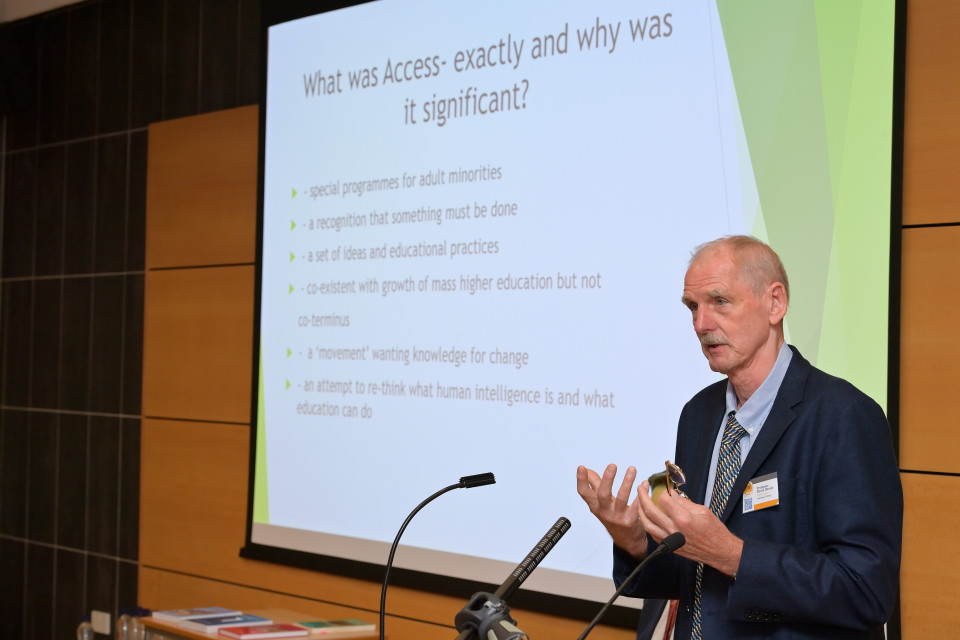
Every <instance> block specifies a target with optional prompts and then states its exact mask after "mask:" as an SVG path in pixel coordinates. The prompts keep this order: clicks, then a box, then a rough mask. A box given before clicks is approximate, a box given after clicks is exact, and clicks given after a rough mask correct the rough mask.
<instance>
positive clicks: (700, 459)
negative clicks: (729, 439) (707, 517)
mask: <svg viewBox="0 0 960 640" xmlns="http://www.w3.org/2000/svg"><path fill="white" fill-rule="evenodd" d="M726 390H727V383H726V381H724V382H723V384H717V394H716V395H717V398H715V399H713V400H712V401H710V402H708V404H707V406H711V407H717V406H718V407H719V410H717V411H714V410H712V409H711V410H709V411H705V412H704V413H706V414H709V415H710V417H708V418H707V419H706V422H705V425H704V430H703V435H702V436H701V435H698V436H697V438H696V439H695V440H694V447H693V452H692V455H691V456H690V459H692V460H693V461H694V464H695V466H693V467H691V468H693V469H704V473H702V474H699V477H697V478H695V479H694V482H693V483H692V484H693V486H691V487H690V491H688V492H687V493H688V494H689V496H690V498H691V499H692V500H694V501H695V502H698V503H699V504H705V505H708V504H710V497H709V496H707V495H706V494H707V475H708V473H709V470H710V461H711V458H712V457H713V445H714V443H715V442H716V441H717V434H718V433H719V432H720V425H721V423H722V421H723V414H724V411H725V409H726V393H727V391H726Z"/></svg>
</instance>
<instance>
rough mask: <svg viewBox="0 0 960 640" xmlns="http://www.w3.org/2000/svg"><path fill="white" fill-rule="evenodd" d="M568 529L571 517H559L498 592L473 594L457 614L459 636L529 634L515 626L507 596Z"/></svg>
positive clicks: (512, 639)
mask: <svg viewBox="0 0 960 640" xmlns="http://www.w3.org/2000/svg"><path fill="white" fill-rule="evenodd" d="M569 529H570V521H569V520H567V519H566V518H564V517H561V518H559V519H558V520H557V521H556V522H555V523H554V524H553V526H552V527H550V530H549V531H547V533H546V534H544V536H543V537H542V538H541V539H540V542H538V543H537V544H536V546H534V547H533V549H531V550H530V553H528V554H527V557H526V558H524V559H523V561H522V562H520V564H518V565H517V568H516V569H514V570H513V572H512V573H511V574H510V575H509V576H507V579H506V580H504V581H503V584H501V585H500V587H499V588H498V589H497V590H496V592H494V593H486V592H484V591H480V592H478V593H475V594H473V596H472V597H471V598H470V602H468V603H467V606H465V607H464V608H463V609H461V610H460V612H459V613H458V614H457V616H456V619H455V624H456V627H457V631H459V632H460V635H459V636H457V640H472V639H475V638H483V639H484V640H486V639H487V638H489V637H491V636H490V634H491V633H492V634H493V637H495V638H497V639H498V640H519V639H522V638H526V637H527V636H526V634H524V633H523V632H522V631H520V629H518V628H517V627H516V621H514V620H513V619H512V618H511V617H510V607H508V606H507V603H506V599H507V598H509V597H510V596H512V595H513V594H514V593H515V592H516V590H517V589H519V588H520V585H521V584H523V581H524V580H526V579H527V578H528V577H529V576H530V574H531V573H533V570H534V569H536V568H537V566H539V564H540V562H541V561H542V560H543V559H544V558H545V557H546V555H547V554H548V553H550V550H551V549H553V547H554V546H555V545H556V544H557V542H559V540H560V538H562V537H563V534H565V533H566V532H567V531H568V530H569Z"/></svg>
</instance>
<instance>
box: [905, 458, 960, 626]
mask: <svg viewBox="0 0 960 640" xmlns="http://www.w3.org/2000/svg"><path fill="white" fill-rule="evenodd" d="M903 494H904V501H905V502H906V504H908V505H909V506H910V508H909V509H907V510H906V517H905V518H904V523H903V563H902V570H901V573H900V607H901V609H900V611H901V617H902V619H903V637H904V639H905V640H913V639H915V638H955V637H957V629H960V607H957V602H960V580H958V578H957V567H960V545H958V544H957V532H958V531H960V478H958V477H949V476H938V475H925V474H912V473H905V474H903Z"/></svg>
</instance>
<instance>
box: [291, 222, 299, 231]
mask: <svg viewBox="0 0 960 640" xmlns="http://www.w3.org/2000/svg"><path fill="white" fill-rule="evenodd" d="M296 228H297V223H296V222H294V221H293V220H291V221H290V231H293V230H294V229H296Z"/></svg>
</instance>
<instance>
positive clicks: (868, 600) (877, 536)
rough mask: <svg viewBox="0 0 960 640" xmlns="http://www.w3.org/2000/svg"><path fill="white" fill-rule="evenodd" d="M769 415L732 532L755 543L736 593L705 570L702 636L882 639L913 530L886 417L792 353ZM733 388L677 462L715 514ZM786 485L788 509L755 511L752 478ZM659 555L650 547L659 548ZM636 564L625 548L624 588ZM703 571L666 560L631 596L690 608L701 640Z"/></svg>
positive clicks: (691, 490)
mask: <svg viewBox="0 0 960 640" xmlns="http://www.w3.org/2000/svg"><path fill="white" fill-rule="evenodd" d="M791 349H793V359H792V360H791V362H790V366H789V368H788V369H787V373H786V376H785V378H784V380H783V383H782V384H781V386H780V390H779V392H778V394H777V398H776V400H775V401H774V404H773V408H772V410H771V411H770V415H769V416H768V417H767V420H766V422H765V423H764V425H763V428H762V429H761V430H760V433H759V435H758V436H757V439H756V441H755V442H754V443H753V444H752V446H751V448H750V452H749V454H748V455H747V458H746V460H745V461H744V463H743V466H742V467H741V469H740V474H739V475H738V477H737V481H736V483H735V484H734V486H733V490H732V492H731V497H730V499H729V500H728V501H727V506H726V510H725V511H724V513H723V514H722V516H721V520H722V521H723V522H724V523H725V524H726V525H727V527H728V528H729V529H730V531H732V532H733V533H734V534H735V535H737V536H738V537H740V538H741V539H743V556H742V558H741V560H740V567H739V569H738V571H737V578H736V580H735V581H733V580H731V579H730V578H728V577H727V576H725V575H723V574H721V573H720V572H718V571H716V570H714V569H713V568H711V567H706V568H705V571H704V577H703V596H702V607H703V631H704V633H703V637H704V639H705V640H725V639H727V638H737V639H745V638H857V639H867V638H870V639H872V638H883V623H884V622H885V621H886V620H887V619H888V618H889V616H890V614H891V612H892V610H893V606H894V602H895V599H896V594H897V588H898V584H899V573H900V543H901V531H902V528H903V491H902V488H901V485H900V474H899V471H898V466H897V461H896V457H895V455H894V450H893V446H892V439H891V434H890V427H889V425H888V424H887V420H886V418H885V416H884V414H883V411H882V410H881V408H880V406H879V405H878V404H877V403H876V402H874V401H873V400H871V399H870V398H869V397H868V396H867V395H866V394H864V393H862V392H861V391H859V390H858V389H856V388H855V387H854V386H853V385H851V384H849V383H848V382H846V381H844V380H841V379H840V378H836V377H833V376H830V375H827V374H826V373H824V372H822V371H820V370H819V369H816V368H814V367H813V366H811V365H810V363H809V362H807V361H806V360H805V359H804V358H803V357H802V356H801V355H800V353H799V352H798V351H797V350H796V349H795V348H794V347H791ZM726 386H727V382H726V380H723V381H721V382H718V383H715V384H713V385H710V386H709V387H707V388H706V389H704V390H703V391H701V392H700V393H698V394H697V395H696V396H694V397H693V399H692V400H690V402H688V403H687V404H686V406H684V408H683V411H682V413H681V415H680V423H679V427H678V432H677V452H676V461H677V464H679V465H680V467H681V468H682V469H683V470H684V472H685V473H686V476H687V484H686V485H685V486H684V489H685V490H686V493H687V494H688V495H689V496H690V498H691V499H692V500H694V501H696V502H698V503H700V504H706V503H707V501H708V500H707V499H706V497H705V493H706V483H707V473H708V471H709V466H710V458H711V454H712V451H713V445H714V442H715V441H716V437H717V434H718V431H719V429H720V425H721V421H722V419H723V414H724V412H725V410H726V401H725V393H726ZM771 473H776V474H777V481H778V487H779V497H780V502H779V504H778V505H777V506H775V507H769V508H766V509H762V510H760V511H754V512H751V513H746V514H745V513H743V491H744V489H745V488H746V485H747V482H748V481H750V480H751V479H753V478H758V477H760V476H765V475H767V474H771ZM655 547H656V544H654V543H653V541H652V540H651V541H650V549H651V550H652V549H653V548H655ZM636 564H637V561H636V560H635V559H633V558H632V557H630V556H629V555H628V554H627V553H625V552H624V551H622V550H621V549H619V548H614V580H615V581H616V583H617V584H618V585H619V584H621V583H622V581H623V580H625V579H626V577H627V576H628V575H629V574H630V572H631V571H632V570H633V569H634V567H636ZM695 567H696V564H695V563H694V562H692V561H690V560H687V559H686V558H681V557H679V556H676V555H671V556H665V557H662V558H656V559H654V560H653V561H651V563H650V564H649V565H648V566H647V567H646V568H645V569H644V573H643V575H641V576H640V577H639V578H638V579H637V581H636V583H635V584H633V585H629V586H628V588H627V591H626V593H627V594H628V595H633V596H639V597H650V598H664V599H668V598H678V599H679V600H680V608H679V611H678V615H677V626H676V636H675V637H676V638H678V639H680V640H684V639H686V638H689V637H690V606H691V602H692V599H693V589H694V586H693V585H694V574H695Z"/></svg>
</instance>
